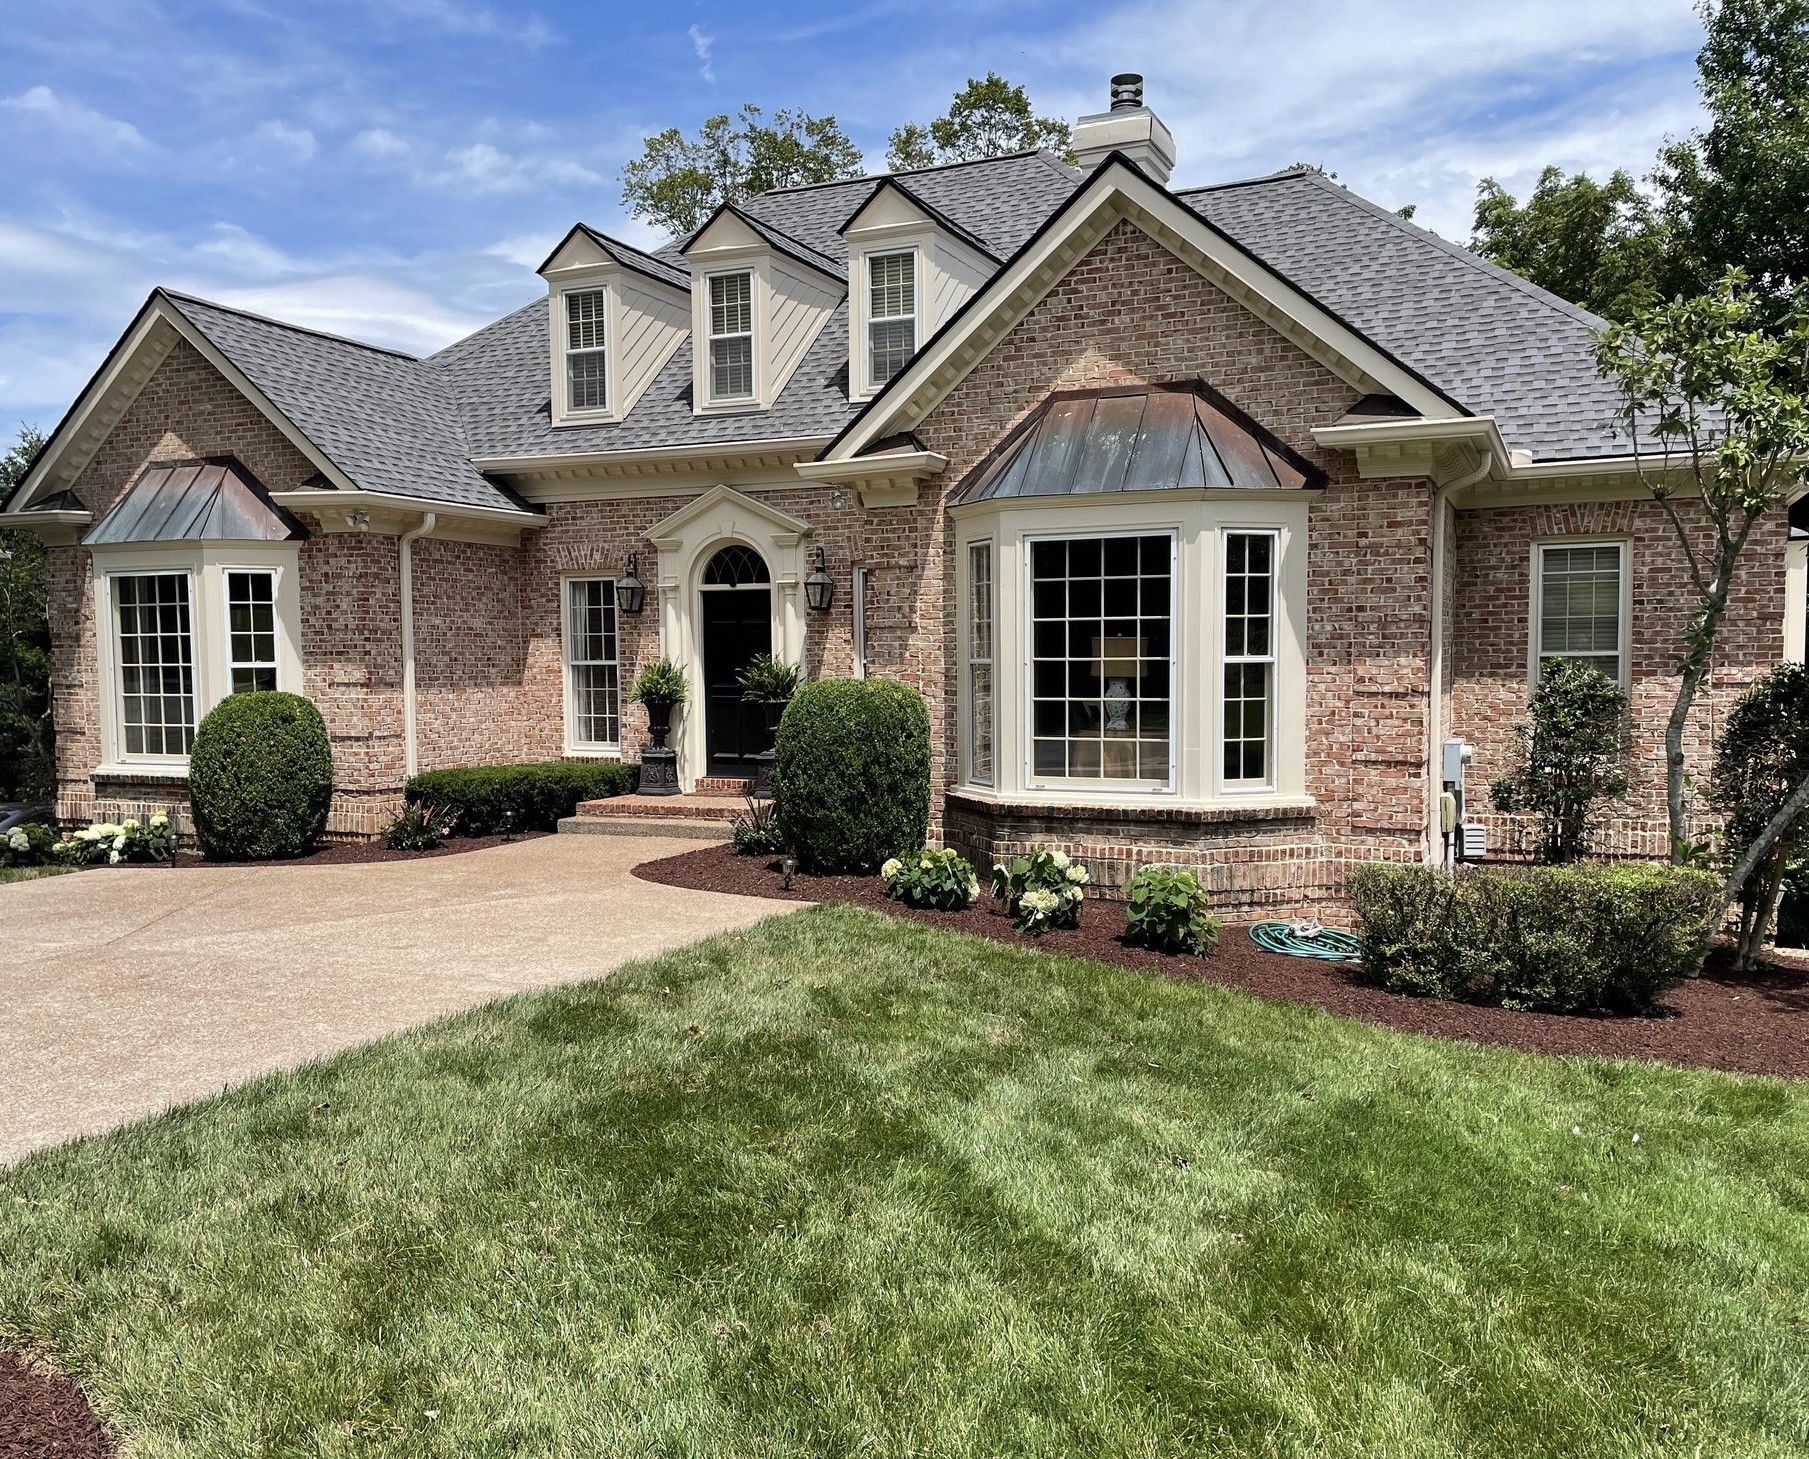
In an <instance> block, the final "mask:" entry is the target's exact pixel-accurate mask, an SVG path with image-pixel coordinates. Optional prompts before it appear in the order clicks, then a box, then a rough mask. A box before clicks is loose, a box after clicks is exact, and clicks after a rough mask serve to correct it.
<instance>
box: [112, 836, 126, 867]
mask: <svg viewBox="0 0 1809 1459" xmlns="http://www.w3.org/2000/svg"><path fill="white" fill-rule="evenodd" d="M113 849H114V851H115V852H120V851H124V850H125V849H126V833H125V832H124V831H121V832H120V833H119V834H118V835H117V836H115V837H114V838H113ZM113 859H114V860H115V861H118V860H119V857H118V856H117V855H115V856H114V858H113Z"/></svg>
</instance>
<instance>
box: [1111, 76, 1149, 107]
mask: <svg viewBox="0 0 1809 1459" xmlns="http://www.w3.org/2000/svg"><path fill="white" fill-rule="evenodd" d="M1142 105H1143V78H1142V77H1141V76H1139V75H1138V74H1137V73H1136V72H1135V71H1121V72H1119V73H1118V75H1116V76H1114V77H1113V78H1112V110H1113V111H1135V110H1136V109H1137V108H1138V107H1140V106H1142Z"/></svg>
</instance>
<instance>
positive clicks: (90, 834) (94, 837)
mask: <svg viewBox="0 0 1809 1459" xmlns="http://www.w3.org/2000/svg"><path fill="white" fill-rule="evenodd" d="M100 838H101V828H100V827H99V826H89V827H88V828H87V829H86V830H83V831H77V832H76V833H75V839H76V840H78V841H98V840H100Z"/></svg>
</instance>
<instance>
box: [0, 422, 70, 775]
mask: <svg viewBox="0 0 1809 1459" xmlns="http://www.w3.org/2000/svg"><path fill="white" fill-rule="evenodd" d="M43 445H44V437H43V435H42V434H40V433H39V432H38V431H36V430H35V429H33V428H32V427H31V426H21V427H20V428H19V438H18V440H16V441H15V442H14V443H13V444H12V446H11V447H9V448H8V449H7V450H6V451H5V452H4V453H3V454H0V504H3V503H4V502H5V501H6V499H7V497H9V496H10V495H12V492H13V489H14V488H15V487H17V486H18V484H19V482H20V481H21V480H22V479H23V478H24V476H25V472H26V470H27V469H28V468H29V467H30V465H31V463H32V461H33V459H34V458H35V457H36V456H37V454H38V452H39V450H40V449H41V448H42V447H43ZM48 601H49V600H48V595H47V584H46V579H45V572H44V544H43V543H42V542H40V541H39V540H38V539H37V538H36V537H35V536H33V535H32V534H31V533H30V532H15V531H11V530H7V529H0V800H13V799H34V800H35V799H37V798H38V797H40V796H48V795H49V794H50V793H51V791H52V790H53V788H54V782H55V778H56V776H55V769H54V762H53V761H52V759H51V752H50V625H49V622H48V619H47V608H48Z"/></svg>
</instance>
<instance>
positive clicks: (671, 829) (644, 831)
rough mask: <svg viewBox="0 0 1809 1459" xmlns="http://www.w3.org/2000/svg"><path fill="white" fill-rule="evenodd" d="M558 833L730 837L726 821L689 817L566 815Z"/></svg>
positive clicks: (680, 838)
mask: <svg viewBox="0 0 1809 1459" xmlns="http://www.w3.org/2000/svg"><path fill="white" fill-rule="evenodd" d="M559 834H560V835H562V836H664V837H666V838H668V839H669V840H673V841H697V842H720V841H727V840H730V839H732V837H733V836H734V830H733V829H732V828H731V827H730V825H729V823H728V822H727V821H709V820H703V819H700V818H695V817H690V816H666V817H663V818H660V817H653V816H645V817H642V816H567V817H566V818H565V819H564V820H562V821H561V822H560V823H559Z"/></svg>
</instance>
